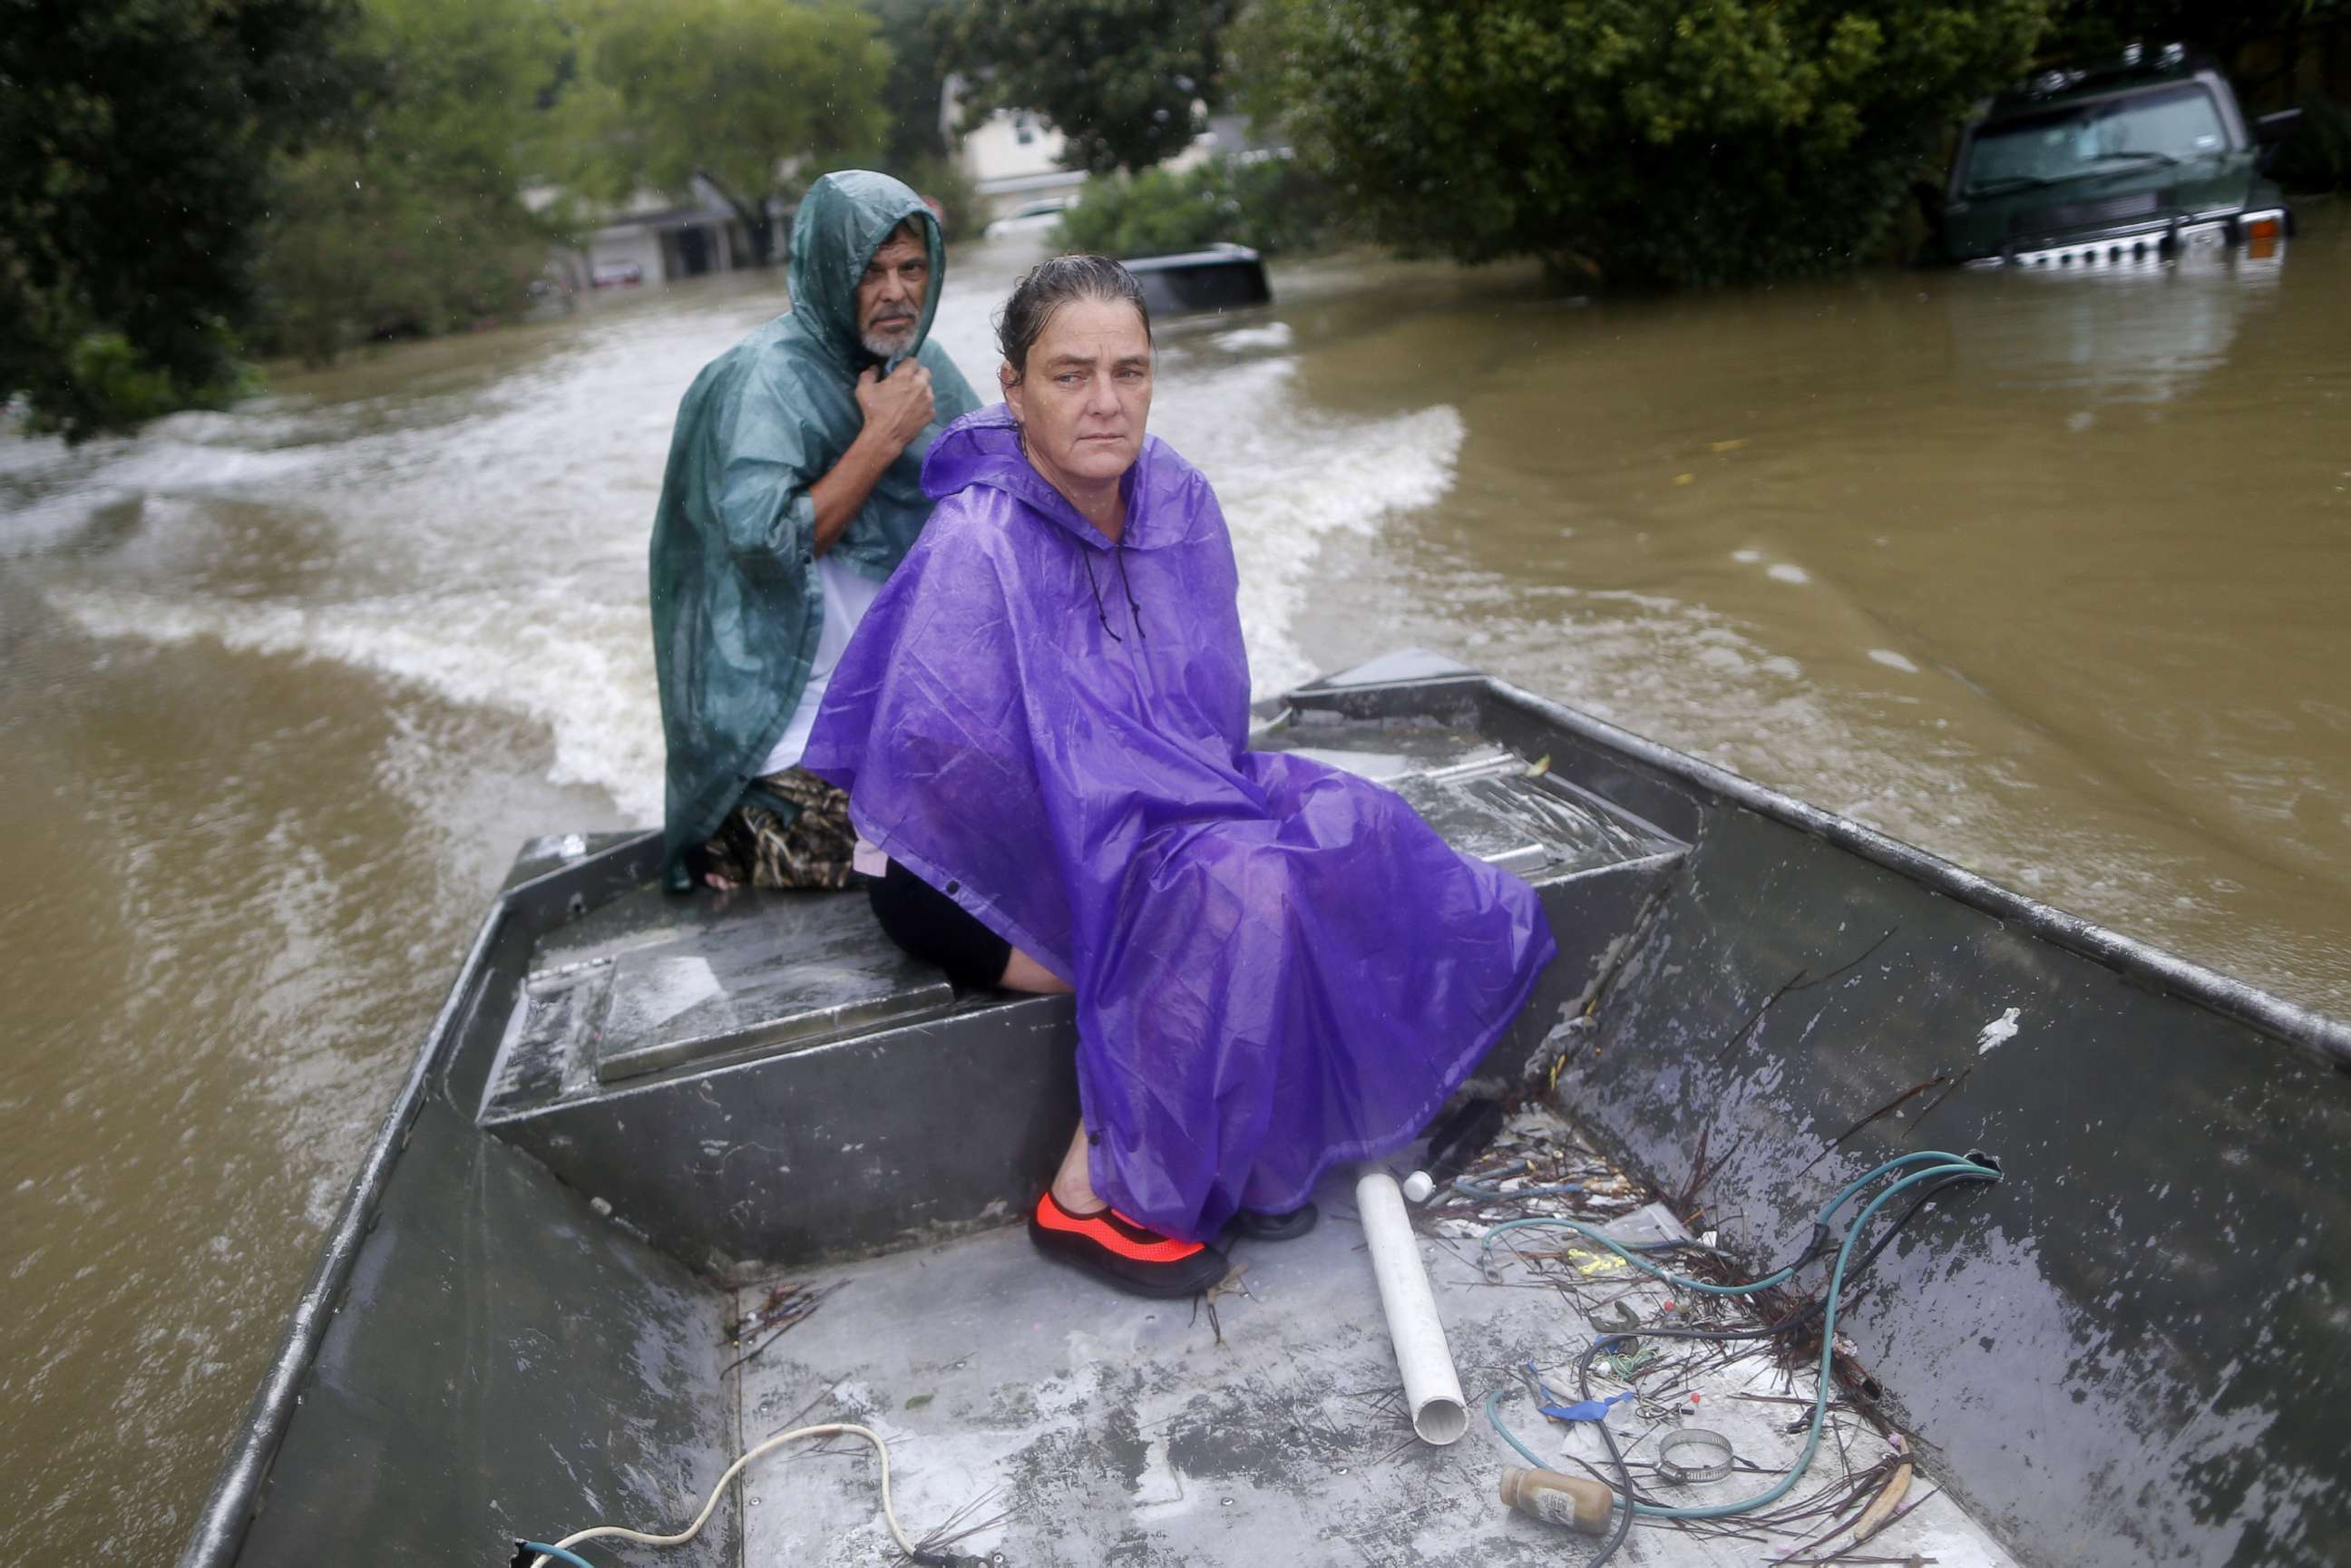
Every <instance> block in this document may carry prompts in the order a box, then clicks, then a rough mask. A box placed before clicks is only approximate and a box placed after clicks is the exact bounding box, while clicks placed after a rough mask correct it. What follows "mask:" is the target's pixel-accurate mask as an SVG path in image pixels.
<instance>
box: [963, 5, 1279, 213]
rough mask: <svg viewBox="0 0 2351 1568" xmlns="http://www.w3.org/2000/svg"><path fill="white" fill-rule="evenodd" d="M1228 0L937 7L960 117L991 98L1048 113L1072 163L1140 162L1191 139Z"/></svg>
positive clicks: (1214, 67) (1209, 91)
mask: <svg viewBox="0 0 2351 1568" xmlns="http://www.w3.org/2000/svg"><path fill="white" fill-rule="evenodd" d="M1236 9H1237V6H1236V4H1235V0H1021V3H1019V4H1017V5H1008V4H1003V3H1001V0H965V3H964V4H962V5H959V6H957V7H956V8H955V9H954V10H952V11H949V12H947V13H946V14H945V15H944V16H942V18H941V26H942V27H943V28H944V30H945V36H946V58H947V59H948V60H949V61H950V62H951V63H952V64H953V65H954V66H955V68H956V69H957V70H959V71H961V72H963V73H964V74H965V76H966V77H967V78H968V80H967V93H966V97H965V99H964V106H965V113H966V116H967V121H968V119H969V117H971V116H974V115H980V114H985V113H987V112H988V111H990V110H997V109H1025V110H1034V111H1035V112H1037V113H1038V114H1040V115H1042V116H1044V118H1045V119H1047V120H1050V121H1051V122H1052V125H1053V128H1054V129H1055V130H1056V131H1060V132H1061V135H1062V137H1063V138H1064V139H1065V142H1066V152H1065V153H1064V160H1065V162H1068V163H1069V165H1070V166H1071V168H1077V169H1084V170H1086V171H1087V172H1090V173H1095V174H1106V173H1109V172H1111V171H1113V170H1115V169H1128V170H1134V169H1147V168H1149V167H1150V166H1151V165H1153V164H1154V163H1157V162H1160V161H1161V160H1163V159H1165V158H1168V157H1172V156H1173V155H1174V154H1175V153H1177V152H1182V151H1183V150H1184V149H1185V148H1186V147H1187V146H1189V145H1190V144H1191V141H1192V139H1193V138H1194V137H1196V136H1197V135H1198V134H1199V133H1200V131H1201V129H1202V127H1201V125H1200V122H1199V116H1198V114H1197V113H1196V111H1195V109H1194V104H1195V101H1196V100H1198V101H1205V102H1207V103H1210V104H1213V103H1215V102H1216V101H1217V87H1218V68H1219V63H1220V60H1221V55H1220V53H1219V49H1220V45H1219V37H1220V35H1221V34H1222V33H1223V31H1224V29H1225V27H1226V26H1227V25H1228V23H1229V22H1230V21H1231V20H1232V17H1233V14H1234V12H1235V10H1236Z"/></svg>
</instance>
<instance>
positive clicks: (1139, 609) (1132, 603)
mask: <svg viewBox="0 0 2351 1568" xmlns="http://www.w3.org/2000/svg"><path fill="white" fill-rule="evenodd" d="M1112 553H1113V554H1114V555H1115V556H1116V557H1117V558H1118V585H1119V587H1121V588H1123V589H1124V590H1125V591H1126V612H1127V614H1128V616H1129V617H1130V618H1132V619H1133V621H1134V632H1135V635H1136V636H1138V637H1141V638H1142V639H1143V640H1144V642H1146V643H1148V642H1150V641H1151V633H1150V632H1146V631H1144V629H1143V604H1142V601H1139V600H1137V599H1136V598H1135V597H1134V583H1133V582H1131V581H1130V580H1128V579H1127V575H1126V537H1125V536H1124V535H1123V534H1122V535H1120V536H1119V538H1118V542H1117V543H1116V544H1114V545H1113V546H1112ZM1095 599H1096V608H1097V609H1099V608H1100V599H1101V596H1100V595H1099V594H1097V595H1096V596H1095Z"/></svg>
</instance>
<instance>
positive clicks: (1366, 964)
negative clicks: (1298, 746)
mask: <svg viewBox="0 0 2351 1568" xmlns="http://www.w3.org/2000/svg"><path fill="white" fill-rule="evenodd" d="M999 335H1000V340H1001V347H1002V349H1003V352H1004V364H1003V367H1002V368H1001V370H1000V371H998V378H999V380H1000V382H1001V383H1002V386H1003V389H1004V396H1005V402H1004V403H1003V404H1001V405H998V406H997V407H995V408H990V409H986V410H983V411H982V412H980V413H974V414H969V415H967V416H966V417H965V418H963V419H962V420H960V421H958V422H957V423H955V424H954V425H952V426H951V427H949V428H948V430H947V431H946V434H943V435H941V436H940V437H939V438H938V440H937V441H936V443H935V444H934V445H933V446H932V448H931V452H930V455H929V458H928V459H927V461H926V462H925V464H924V467H923V487H924V489H925V491H926V492H927V493H928V494H929V495H931V496H932V497H935V499H936V500H937V502H938V507H937V509H936V511H935V512H934V513H933V515H932V517H931V521H930V524H929V526H928V527H927V528H925V530H924V532H923V535H922V538H921V539H920V540H919V541H918V542H917V543H916V544H915V546H914V549H913V550H912V552H910V553H909V554H908V555H907V557H906V559H905V561H904V564H903V565H901V566H900V567H899V568H898V570H897V572H896V574H895V575H894V576H893V577H892V578H891V579H890V581H889V584H888V585H887V586H886V587H885V588H884V589H883V591H882V595H881V597H880V598H879V599H878V600H877V601H875V602H874V604H873V607H872V610H871V611H870V612H868V613H867V615H866V618H865V621H864V623H863V624H862V626H861V627H860V629H859V631H858V632H857V635H856V637H855V639H854V640H853V641H852V643H850V645H849V649H848V652H847V653H845V654H844V655H843V656H842V658H841V664H839V666H838V667H837V668H836V669H835V671H834V673H833V677H832V684H831V687H830V689H829V690H828V691H827V693H826V695H825V701H824V706H823V710H822V712H821V713H820V716H819V717H818V719H817V724H816V728H815V731H814V733H813V735H812V736H811V737H810V741H809V746H808V750H807V753H806V755H805V756H804V757H803V758H802V761H801V766H803V767H804V768H807V769H809V770H810V772H813V773H816V774H819V775H820V776H822V777H824V778H827V779H831V780H833V781H834V782H835V783H838V784H840V785H841V786H842V787H843V788H845V789H848V790H849V792H850V816H851V819H852V821H853V822H854V823H855V824H856V826H857V829H858V831H859V833H860V835H861V839H862V843H861V845H860V855H861V861H860V865H861V869H862V870H865V871H867V872H869V873H880V874H879V876H878V879H877V880H876V881H874V882H873V883H872V884H871V891H872V899H873V907H874V913H875V914H876V915H878V916H879V917H880V919H881V922H882V925H883V929H884V930H885V931H887V932H888V933H889V934H890V935H891V936H892V937H893V939H895V940H896V941H898V942H899V944H900V945H901V946H905V947H906V948H908V949H909V950H910V951H912V952H914V953H915V954H917V955H918V956H924V957H926V958H930V959H932V960H933V961H935V962H937V963H939V964H940V965H941V966H942V967H945V968H946V970H947V972H948V973H949V975H950V976H951V977H954V978H955V979H956V981H957V982H958V983H959V984H965V985H975V986H990V985H1000V986H1003V987H1006V988H1011V989H1016V990H1029V991H1074V992H1075V993H1076V998H1077V1016H1078V1061H1077V1069H1078V1092H1079V1102H1080V1105H1081V1112H1082V1120H1081V1124H1080V1125H1079V1127H1078V1130H1077V1134H1076V1135H1075V1136H1074V1137H1073V1138H1072V1139H1071V1144H1070V1149H1069V1154H1068V1155H1067V1157H1066V1158H1064V1159H1063V1161H1062V1162H1061V1170H1060V1172H1059V1173H1058V1174H1057V1175H1056V1176H1055V1177H1054V1178H1053V1182H1052V1185H1051V1186H1050V1188H1049V1189H1048V1190H1047V1191H1046V1192H1045V1193H1044V1194H1043V1195H1042V1196H1041V1197H1040V1198H1039V1199H1038V1203H1037V1207H1036V1209H1035V1211H1034V1212H1033V1213H1032V1214H1031V1215H1030V1217H1029V1233H1030V1235H1031V1236H1032V1237H1034V1238H1035V1239H1036V1240H1037V1242H1038V1243H1039V1245H1040V1247H1042V1248H1044V1249H1046V1250H1047V1251H1048V1252H1049V1253H1051V1254H1053V1255H1055V1256H1058V1257H1061V1258H1064V1259H1067V1260H1072V1261H1075V1262H1077V1263H1079V1264H1081V1265H1082V1266H1084V1267H1086V1268H1088V1269H1089V1270H1092V1271H1093V1272H1094V1273H1096V1274H1097V1275H1099V1276H1101V1277H1102V1278H1105V1279H1107V1280H1109V1281H1112V1282H1113V1283H1116V1284H1119V1285H1121V1286H1123V1287H1124V1288H1127V1289H1129V1290H1134V1291H1143V1292H1144V1293H1147V1294H1154V1295H1187V1294H1190V1293H1191V1292H1193V1291H1197V1290H1200V1289H1202V1288H1204V1287H1206V1286H1207V1285H1209V1284H1213V1283H1214V1282H1215V1281H1217V1279H1218V1278H1219V1277H1220V1276H1221V1275H1222V1274H1223V1272H1224V1268H1225V1263H1224V1260H1223V1258H1222V1257H1221V1256H1219V1255H1218V1254H1217V1252H1216V1251H1215V1250H1213V1249H1211V1248H1209V1247H1208V1246H1207V1242H1208V1241H1209V1240H1210V1239H1213V1238H1215V1237H1216V1236H1217V1235H1218V1234H1219V1233H1220V1232H1222V1231H1224V1230H1225V1229H1227V1228H1228V1227H1229V1228H1231V1229H1233V1230H1234V1231H1235V1232H1236V1233H1237V1234H1241V1235H1248V1236H1256V1237H1261V1238H1268V1239H1279V1238H1281V1237H1285V1236H1293V1235H1299V1234H1302V1233H1303V1232H1304V1231H1305V1229H1306V1228H1308V1227H1309V1226H1311V1224H1312V1223H1313V1218H1314V1210H1313V1207H1312V1206H1311V1204H1310V1203H1309V1202H1308V1198H1309V1195H1310V1194H1311V1192H1312V1190H1313V1187H1314V1184H1315V1182H1316V1180H1317V1178H1318V1177H1320V1176H1322V1173H1323V1172H1324V1171H1325V1170H1326V1169H1328V1168H1329V1167H1330V1166H1332V1164H1334V1163H1336V1162H1339V1161H1343V1160H1352V1159H1366V1158H1375V1157H1377V1156H1379V1155H1384V1154H1387V1153H1390V1152H1392V1151H1393V1150H1395V1149H1396V1148H1399V1147H1401V1146H1402V1145H1405V1143H1408V1142H1409V1141H1410V1140H1411V1139H1412V1138H1413V1136H1414V1135H1415V1134H1416V1133H1417V1132H1418V1131H1419V1129H1420V1128H1421V1127H1422V1125H1423V1124H1426V1122H1427V1121H1428V1119H1429V1118H1430V1117H1431V1116H1432V1115H1434V1114H1435V1113H1436V1112H1437V1108H1438V1106H1439V1105H1441V1104H1442V1103H1443V1102H1444V1100H1445V1098H1446V1096H1447V1095H1448V1094H1450V1093H1451V1092H1453V1090H1454V1089H1455V1088H1456V1087H1457V1086H1458V1084H1459V1083H1460V1082H1461V1081H1462V1080H1463V1079H1464V1078H1466V1077H1467V1076H1468V1074H1469V1072H1470V1071H1471V1070H1472V1069H1473V1068H1475V1067H1476V1065H1477V1063H1478V1061H1479V1058H1480V1057H1482V1056H1483V1055H1484V1054H1485V1053H1486V1051H1487V1049H1488V1048H1489V1047H1490V1046H1491V1045H1492V1044H1493V1043H1494V1041H1495V1040H1496V1039H1498V1038H1499V1036H1500V1035H1501V1033H1502V1031H1503V1030H1505V1029H1506V1028H1507V1027H1508V1026H1509V1024H1510V1020H1511V1019H1512V1018H1513V1017H1514V1016H1515V1015H1516V1014H1517V1012H1518V1010H1519V1009H1520V1006H1521V1005H1522V1004H1523V1003H1524V1002H1525V1001H1526V998H1527V997H1528V995H1529V993H1530V992H1531V990H1532V988H1533V987H1534V983H1535V978H1536V977H1537V976H1538V975H1539V974H1540V973H1541V970H1542V967H1543V966H1544V965H1545V964H1546V963H1548V962H1549V961H1550V960H1551V957H1552V953H1553V947H1552V939H1551V933H1550V930H1549V928H1548V927H1547V926H1546V925H1545V924H1544V921H1543V914H1542V906H1541V903H1540V901H1539V900H1538V899H1537V897H1536V895H1535V894H1534V891H1533V890H1532V889H1531V888H1530V887H1529V886H1527V884H1526V883H1523V882H1521V881H1520V880H1519V879H1518V878H1516V877H1514V876H1511V875H1510V874H1509V873H1506V872H1502V871H1498V870H1496V869H1495V868H1494V867H1492V866H1489V865H1487V864H1485V863H1484V862H1480V861H1478V860H1476V859H1473V858H1471V857H1469V856H1467V855H1463V854H1460V853H1458V852H1456V851H1454V850H1453V849H1452V848H1450V847H1449V846H1447V844H1446V843H1445V841H1443V840H1441V839H1439V838H1438V837H1437V834H1436V832H1435V831H1432V830H1431V829H1430V828H1429V827H1428V826H1427V824H1426V823H1424V822H1423V821H1421V820H1420V818H1419V817H1418V816H1417V815H1416V814H1415V813H1414V811H1413V810H1412V809H1411V808H1410V807H1409V806H1407V805H1405V802H1404V801H1403V800H1401V799H1400V798H1399V797H1397V796H1396V795H1395V793H1394V792H1392V791H1390V790H1387V789H1382V788H1381V787H1380V786H1378V785H1376V784H1372V783H1369V782H1366V781H1365V780H1364V779H1358V778H1356V777H1354V776H1353V775H1351V774H1347V773H1343V772H1340V771H1338V770H1336V769H1333V768H1328V767H1325V766H1323V765H1322V764H1320V763H1316V762H1312V761H1309V760H1307V759H1305V758H1299V757H1295V756H1290V755H1286V754H1282V753H1278V752H1255V751H1250V750H1249V749H1247V746H1248V721H1249V663H1248V658H1247V655H1246V654H1245V653H1244V652H1243V651H1242V647H1241V632H1240V620H1239V615H1238V611H1237V609H1236V607H1235V599H1234V595H1235V590H1236V587H1237V578H1236V575H1235V571H1234V566H1233V552H1232V542H1231V540H1230V538H1228V535H1227V533H1226V529H1225V519H1224V515H1223V513H1222V512H1221V511H1219V510H1218V508H1217V497H1216V494H1215V492H1214V491H1212V490H1211V489H1210V488H1209V486H1208V482H1207V480H1206V479H1205V478H1203V477H1201V476H1200V474H1199V472H1198V471H1197V470H1196V469H1195V468H1193V467H1192V466H1191V465H1189V464H1187V463H1186V462H1185V461H1184V460H1183V459H1182V458H1181V457H1179V456H1177V455H1175V452H1174V451H1172V450H1171V449H1170V448H1169V447H1168V446H1167V445H1166V444H1165V443H1163V442H1160V441H1157V440H1155V439H1153V438H1151V437H1149V436H1147V435H1145V434H1144V423H1145V421H1146V419H1147V418H1148V416H1149V413H1150V410H1151V378H1152V343H1151V323H1150V319H1149V316H1148V313H1147V312H1146V311H1145V309H1144V303H1143V298H1142V292H1141V290H1140V289H1139V288H1138V287H1136V285H1135V282H1134V278H1133V277H1131V276H1129V275H1128V273H1127V271H1126V269H1125V268H1124V267H1120V266H1119V265H1118V264H1117V263H1116V262H1113V261H1108V260H1104V259H1103V258H1102V257H1099V256H1063V257H1061V258H1059V259H1057V260H1053V261H1049V262H1046V263H1044V264H1042V265H1041V266H1040V267H1037V268H1036V269H1035V270H1034V271H1032V272H1030V273H1029V276H1028V277H1025V278H1023V279H1022V280H1021V282H1020V285H1019V288H1018V289H1016V290H1015V291H1014V293H1013V296H1012V299H1011V302H1010V303H1009V304H1008V306H1007V307H1006V309H1005V314H1004V319H1003V322H1002V326H1001V329H1000V333H999ZM885 856H886V857H887V861H886V865H885V864H884V863H883V857H885Z"/></svg>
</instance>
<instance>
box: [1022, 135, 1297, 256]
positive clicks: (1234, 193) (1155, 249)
mask: <svg viewBox="0 0 2351 1568" xmlns="http://www.w3.org/2000/svg"><path fill="white" fill-rule="evenodd" d="M1336 218H1337V214H1334V213H1333V212H1332V203H1331V195H1330V192H1329V190H1328V189H1327V188H1326V187H1324V186H1323V184H1322V182H1320V181H1318V180H1316V179H1315V178H1314V177H1313V176H1312V175H1311V174H1309V173H1307V172H1305V171H1304V170H1302V169H1301V168H1299V167H1298V165H1297V164H1296V163H1295V162H1292V161H1291V160H1290V159H1287V158H1262V159H1258V160H1255V161H1253V162H1241V161H1239V160H1238V159H1231V158H1211V159H1209V160H1207V162H1202V163H1197V164H1195V165H1193V166H1192V167H1191V168H1189V169H1186V170H1185V171H1184V172H1181V173H1176V172H1172V171H1170V170H1166V169H1145V170H1144V171H1143V172H1141V173H1139V174H1106V175H1100V176H1097V177H1096V178H1094V179H1092V180H1089V181H1088V182H1086V189H1085V194H1084V195H1083V196H1081V198H1079V201H1078V204H1077V205H1076V206H1074V207H1071V209H1070V210H1069V212H1068V213H1067V214H1063V216H1062V219H1061V243H1062V244H1063V245H1064V246H1068V247H1069V248H1070V249H1071V250H1077V251H1088V252H1092V254H1095V255H1098V256H1166V255H1169V254H1172V253H1175V252H1178V251H1186V250H1197V249H1199V248H1200V247H1201V246H1207V245H1214V244H1216V243H1217V241H1219V240H1229V241H1231V242H1233V243H1234V244H1236V245H1245V246H1249V247H1251V248H1252V249H1255V250H1259V251H1261V252H1263V253H1264V254H1266V255H1267V256H1298V255H1301V254H1304V253H1307V252H1310V251H1314V250H1318V249H1321V248H1322V247H1324V246H1327V245H1328V244H1330V242H1331V240H1332V237H1333V235H1334V233H1335V232H1336V230H1337V228H1338V224H1337V221H1336Z"/></svg>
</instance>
